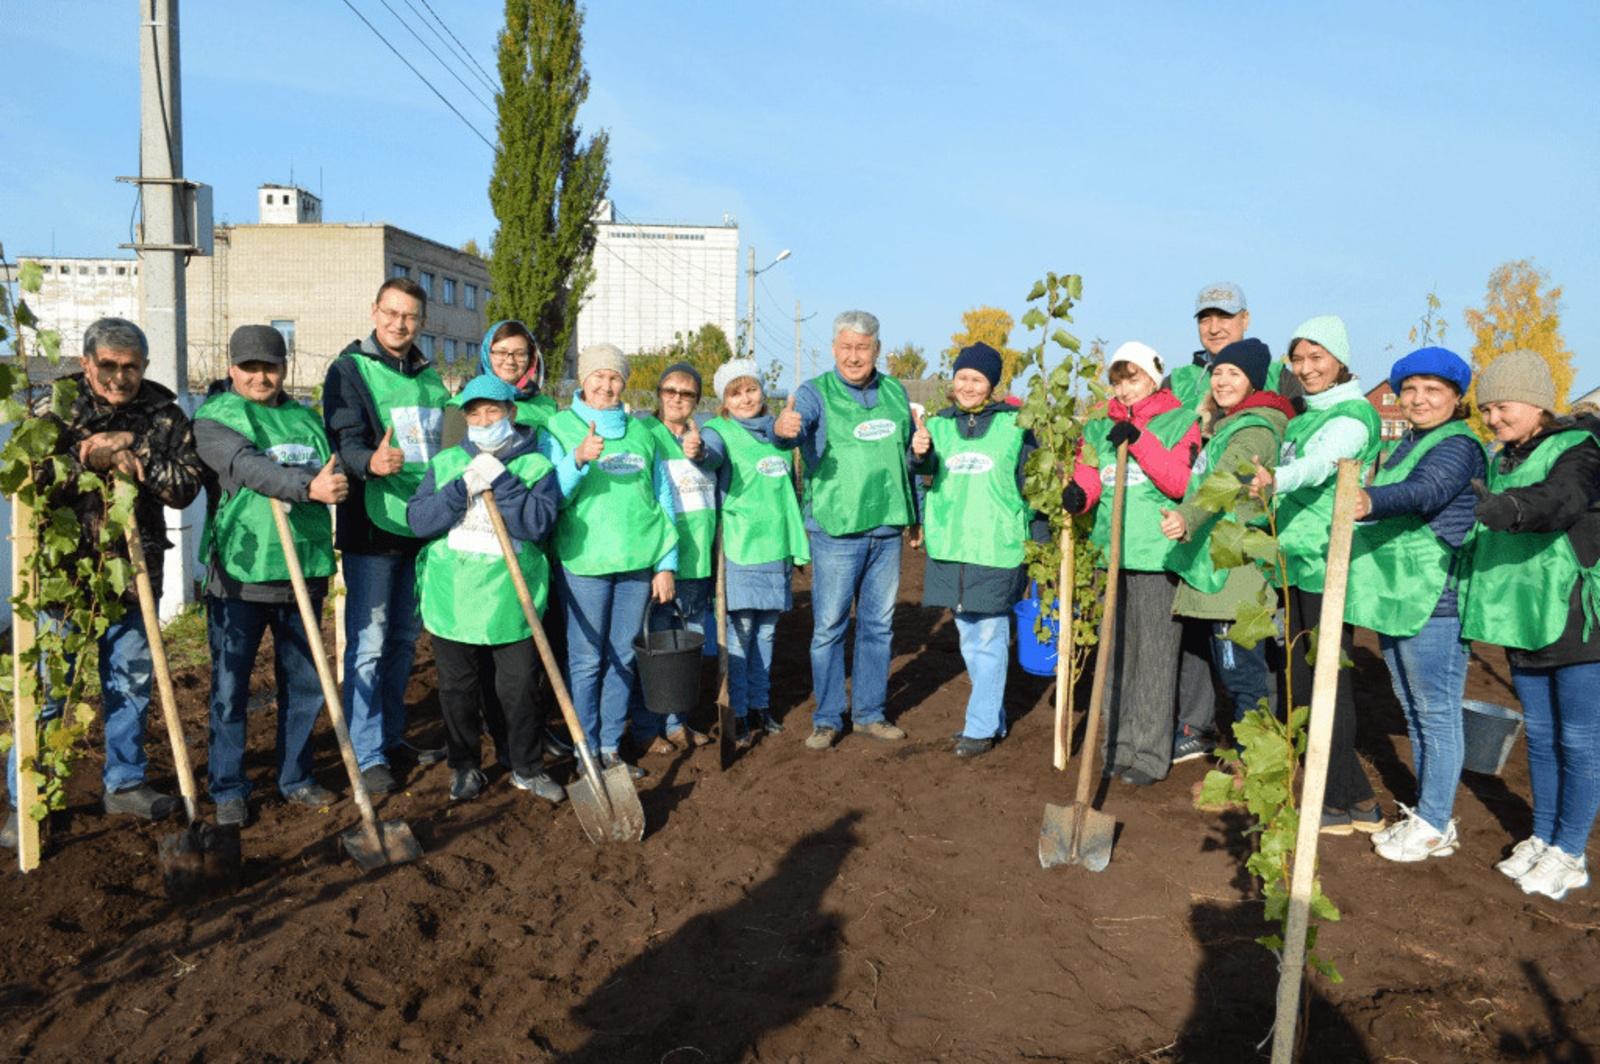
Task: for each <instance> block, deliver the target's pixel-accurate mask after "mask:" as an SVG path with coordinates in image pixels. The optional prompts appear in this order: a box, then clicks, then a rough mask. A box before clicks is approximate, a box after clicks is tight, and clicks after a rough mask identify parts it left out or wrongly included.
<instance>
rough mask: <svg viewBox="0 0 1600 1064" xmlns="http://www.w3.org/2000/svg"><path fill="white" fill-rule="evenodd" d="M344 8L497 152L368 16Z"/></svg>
mask: <svg viewBox="0 0 1600 1064" xmlns="http://www.w3.org/2000/svg"><path fill="white" fill-rule="evenodd" d="M344 6H345V7H348V8H349V9H350V10H351V12H353V13H354V14H355V16H356V18H358V19H360V20H361V21H362V22H363V23H365V24H366V27H367V29H369V30H371V31H372V33H373V35H374V36H375V37H377V38H378V40H380V41H382V42H383V43H384V46H385V47H386V48H388V49H389V51H391V52H393V53H394V54H395V58H396V59H398V60H400V62H402V63H404V64H405V65H406V68H407V69H408V70H410V71H411V72H412V73H413V74H415V75H416V76H417V79H418V80H419V81H421V82H422V83H423V84H424V85H426V86H428V89H429V91H430V92H432V93H433V94H434V95H435V96H437V97H439V102H440V103H442V104H444V105H445V106H446V107H448V108H450V112H451V113H452V114H454V115H455V116H456V117H457V118H459V119H461V124H462V125H464V126H466V127H467V128H468V129H470V130H472V132H473V133H474V134H476V135H477V138H478V139H479V140H481V141H483V143H484V144H485V145H486V146H487V147H488V149H489V150H490V151H494V150H495V146H494V142H493V141H492V140H490V139H489V138H488V137H486V136H484V135H483V132H482V131H481V130H479V129H478V127H477V126H475V125H473V124H472V123H471V122H469V121H468V120H467V116H466V115H464V114H462V113H461V111H460V110H459V109H458V108H457V107H456V105H455V104H453V103H451V102H450V101H449V100H448V99H446V98H445V95H444V93H442V92H440V91H439V90H438V88H437V87H435V86H434V84H433V82H431V81H429V80H428V79H427V77H426V76H424V75H423V73H422V71H420V70H418V69H417V68H416V67H414V66H412V65H411V60H409V59H407V58H406V57H405V56H404V55H401V54H400V49H398V48H396V47H395V46H394V45H393V44H391V43H390V42H389V38H387V37H385V36H384V35H383V34H382V33H380V32H379V30H378V27H376V26H374V25H373V24H372V23H371V22H370V21H368V20H367V16H365V15H363V14H362V13H361V12H360V11H359V10H358V9H357V8H356V6H355V5H354V4H352V3H351V2H350V0H344ZM386 6H387V5H386Z"/></svg>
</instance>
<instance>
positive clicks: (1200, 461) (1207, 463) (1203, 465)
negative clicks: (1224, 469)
mask: <svg viewBox="0 0 1600 1064" xmlns="http://www.w3.org/2000/svg"><path fill="white" fill-rule="evenodd" d="M1210 468H1211V452H1209V451H1201V452H1200V457H1199V458H1196V459H1195V460H1194V468H1193V469H1192V470H1190V471H1189V481H1190V483H1193V482H1194V478H1195V477H1203V476H1205V475H1206V472H1207V471H1208V470H1210Z"/></svg>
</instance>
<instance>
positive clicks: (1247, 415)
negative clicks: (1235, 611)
mask: <svg viewBox="0 0 1600 1064" xmlns="http://www.w3.org/2000/svg"><path fill="white" fill-rule="evenodd" d="M1251 425H1260V426H1261V427H1263V428H1265V429H1268V430H1270V431H1271V432H1272V442H1273V446H1277V445H1278V443H1279V442H1280V440H1281V438H1282V437H1281V436H1280V434H1279V432H1278V426H1277V425H1275V424H1274V423H1273V422H1272V419H1271V418H1268V417H1266V416H1264V415H1262V414H1258V413H1256V412H1255V411H1254V410H1246V411H1244V412H1243V413H1241V414H1236V415H1234V416H1233V417H1231V418H1229V419H1228V424H1227V425H1225V426H1223V428H1222V430H1221V431H1220V432H1218V433H1217V434H1216V435H1215V436H1212V437H1211V440H1210V441H1209V442H1208V443H1207V444H1206V445H1205V447H1204V449H1202V450H1201V452H1200V457H1199V458H1197V459H1196V460H1195V463H1194V469H1193V471H1192V472H1190V474H1189V490H1188V491H1187V492H1185V493H1184V496H1183V499H1184V501H1185V502H1188V501H1189V499H1190V498H1191V497H1192V496H1193V495H1194V494H1195V493H1196V492H1198V491H1199V490H1200V485H1202V484H1204V483H1205V481H1206V477H1208V476H1210V475H1211V463H1212V462H1215V461H1217V460H1219V459H1220V458H1221V457H1222V453H1223V452H1224V451H1226V450H1227V449H1228V440H1229V439H1230V438H1231V437H1232V436H1233V434H1234V433H1236V432H1238V431H1239V430H1240V429H1242V428H1247V427H1249V426H1251ZM1222 516H1223V515H1222V512H1221V511H1218V512H1217V513H1214V514H1211V515H1210V516H1208V517H1207V518H1206V520H1205V523H1204V524H1202V525H1201V526H1200V527H1199V528H1192V529H1190V530H1189V538H1188V539H1187V540H1185V541H1183V542H1181V543H1179V542H1174V543H1173V544H1172V550H1171V552H1170V553H1168V554H1167V569H1168V570H1170V571H1171V572H1174V573H1177V574H1178V576H1179V578H1180V579H1182V580H1183V582H1184V583H1186V584H1188V585H1189V586H1190V587H1192V588H1194V589H1195V590H1196V591H1199V592H1200V593H1202V594H1205V595H1215V594H1216V593H1217V592H1219V591H1221V590H1222V589H1223V588H1224V587H1226V586H1227V584H1228V572H1229V571H1228V570H1227V569H1218V568H1217V567H1216V566H1215V565H1213V564H1212V562H1211V528H1212V526H1213V525H1215V524H1216V523H1217V522H1218V521H1220V520H1221V519H1222Z"/></svg>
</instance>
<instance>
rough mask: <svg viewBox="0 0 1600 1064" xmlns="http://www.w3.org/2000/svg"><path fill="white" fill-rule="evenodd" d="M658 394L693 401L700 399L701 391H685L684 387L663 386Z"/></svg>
mask: <svg viewBox="0 0 1600 1064" xmlns="http://www.w3.org/2000/svg"><path fill="white" fill-rule="evenodd" d="M658 394H659V395H661V396H662V398H670V399H684V400H687V401H688V402H691V403H695V402H699V401H700V393H699V392H688V391H684V390H683V389H682V388H662V389H661V390H660V391H659V393H658Z"/></svg>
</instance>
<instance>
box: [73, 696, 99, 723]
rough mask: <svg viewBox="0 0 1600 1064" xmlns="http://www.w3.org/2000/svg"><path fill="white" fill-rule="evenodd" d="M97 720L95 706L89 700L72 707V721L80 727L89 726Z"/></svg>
mask: <svg viewBox="0 0 1600 1064" xmlns="http://www.w3.org/2000/svg"><path fill="white" fill-rule="evenodd" d="M94 721H95V712H94V707H93V706H91V705H90V704H89V703H87V702H79V703H78V704H77V705H76V706H73V707H72V722H73V723H74V724H76V725H77V726H78V727H80V728H87V727H88V726H89V725H91V724H93V723H94Z"/></svg>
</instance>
